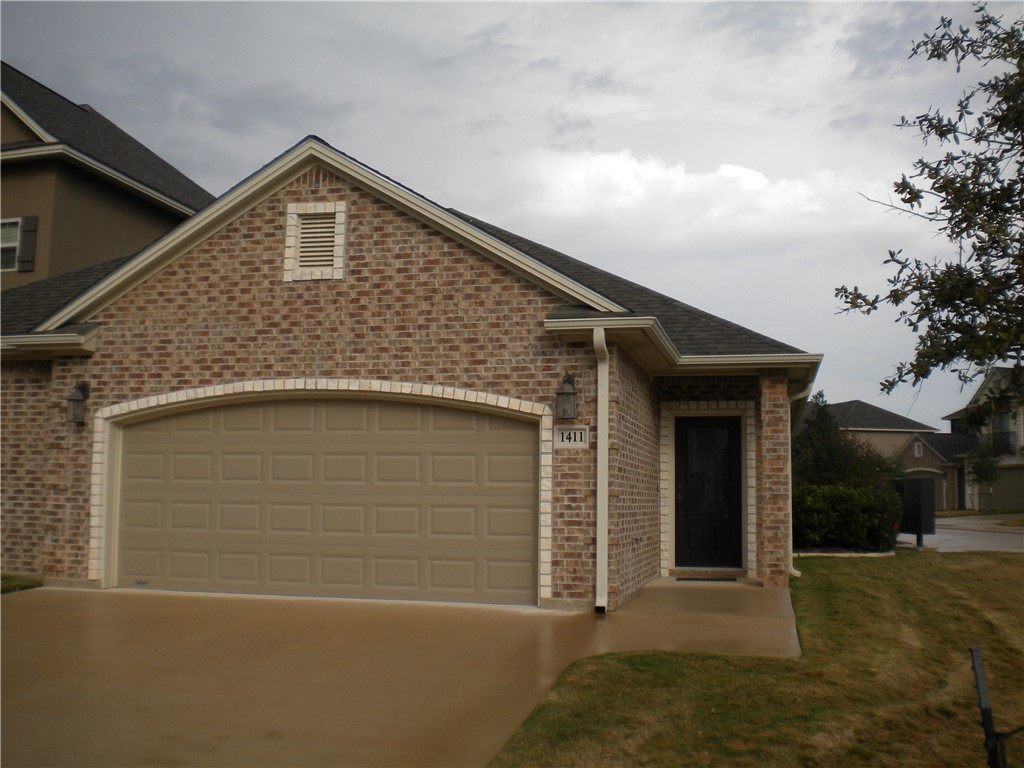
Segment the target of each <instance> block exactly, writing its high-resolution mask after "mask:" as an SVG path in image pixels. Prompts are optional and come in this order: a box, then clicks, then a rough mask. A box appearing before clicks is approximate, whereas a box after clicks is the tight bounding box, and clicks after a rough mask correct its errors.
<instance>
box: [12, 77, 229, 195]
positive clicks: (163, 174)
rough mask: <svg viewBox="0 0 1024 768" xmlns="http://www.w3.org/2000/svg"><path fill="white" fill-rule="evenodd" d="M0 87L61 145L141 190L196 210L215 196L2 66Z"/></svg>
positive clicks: (93, 116) (94, 116)
mask: <svg viewBox="0 0 1024 768" xmlns="http://www.w3.org/2000/svg"><path fill="white" fill-rule="evenodd" d="M0 88H2V89H3V92H4V94H6V95H7V97H8V98H10V99H11V100H12V101H13V102H14V103H15V104H17V105H18V107H19V108H21V109H22V110H24V112H25V113H26V114H27V115H28V116H29V117H31V118H32V119H33V120H35V121H36V123H38V124H39V126H40V127H42V128H43V129H44V130H45V131H46V132H47V133H50V134H52V135H53V136H54V137H56V138H57V139H58V140H59V141H60V142H62V143H64V144H67V145H68V146H69V147H71V148H73V149H76V150H78V151H79V152H81V153H82V154H83V155H87V156H88V157H90V158H92V159H93V160H96V161H97V162H99V163H102V164H103V165H105V166H107V167H108V168H111V169H113V170H115V171H118V172H119V173H122V174H124V175H125V176H128V177H129V178H131V179H133V180H135V181H137V182H139V183H140V184H142V185H143V186H146V187H149V188H150V189H152V190H154V191H156V192H158V193H160V194H162V195H165V196H167V197H169V198H171V199H172V200H175V201H176V202H178V203H181V204H182V205H184V206H186V207H188V208H191V209H192V210H193V211H198V210H200V209H202V208H205V207H206V206H207V205H209V204H210V203H211V202H212V201H213V200H214V197H213V195H211V194H210V193H209V192H207V191H206V190H205V189H203V188H202V187H200V186H199V185H198V184H196V183H195V182H194V181H192V180H191V179H190V178H188V177H187V176H185V175H184V174H183V173H181V171H179V170H177V169H176V168H174V167H173V166H171V165H170V164H169V163H168V162H167V161H166V160H164V159H163V158H161V157H159V156H158V155H156V154H155V153H154V152H152V151H151V150H149V149H147V148H146V147H144V146H143V145H142V144H140V143H139V142H138V141H136V140H135V139H133V138H132V137H131V136H129V135H128V134H127V133H125V132H124V131H122V130H121V129H120V128H118V127H117V126H116V125H114V124H113V123H112V122H110V121H109V120H107V118H105V117H104V116H103V115H101V114H100V113H99V112H97V111H96V110H95V109H93V108H92V107H90V106H88V105H85V104H75V103H73V102H71V101H68V100H67V99H66V98H64V97H63V96H61V95H60V94H58V93H56V92H54V91H51V90H50V89H49V88H47V87H46V86H44V85H42V84H41V83H38V82H36V81H35V80H33V79H32V78H31V77H29V76H28V75H26V74H24V73H23V72H20V71H19V70H17V69H15V68H14V67H12V66H11V65H9V64H7V63H6V62H3V63H2V69H0Z"/></svg>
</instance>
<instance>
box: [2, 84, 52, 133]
mask: <svg viewBox="0 0 1024 768" xmlns="http://www.w3.org/2000/svg"><path fill="white" fill-rule="evenodd" d="M0 102H2V103H3V105H4V106H5V107H7V108H8V109H9V110H11V112H13V113H14V114H15V115H17V117H18V119H19V120H21V122H23V123H24V124H25V126H26V127H27V128H28V129H29V130H30V131H32V133H34V134H35V135H36V136H38V137H39V140H40V141H45V142H46V143H48V144H55V143H57V137H56V136H54V135H53V134H52V133H50V132H49V131H47V130H46V129H45V128H43V126H41V125H40V124H39V123H37V122H36V121H35V120H33V119H32V118H31V117H30V116H29V114H28V112H26V111H25V110H23V109H22V108H21V107H19V106H18V104H17V103H16V102H14V101H12V100H11V98H10V97H9V96H8V95H7V94H6V93H3V94H0Z"/></svg>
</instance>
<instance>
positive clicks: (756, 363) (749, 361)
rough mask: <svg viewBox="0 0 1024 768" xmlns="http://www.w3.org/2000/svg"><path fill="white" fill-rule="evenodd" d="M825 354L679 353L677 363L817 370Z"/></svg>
mask: <svg viewBox="0 0 1024 768" xmlns="http://www.w3.org/2000/svg"><path fill="white" fill-rule="evenodd" d="M822 359H824V355H812V354H808V353H807V352H782V353H780V354H777V355H774V354H758V355H679V356H678V357H677V358H676V365H677V366H678V367H679V368H682V369H689V368H694V369H697V368H745V369H751V370H752V369H755V368H810V369H813V370H814V371H815V373H816V372H817V370H818V366H820V365H821V361H822Z"/></svg>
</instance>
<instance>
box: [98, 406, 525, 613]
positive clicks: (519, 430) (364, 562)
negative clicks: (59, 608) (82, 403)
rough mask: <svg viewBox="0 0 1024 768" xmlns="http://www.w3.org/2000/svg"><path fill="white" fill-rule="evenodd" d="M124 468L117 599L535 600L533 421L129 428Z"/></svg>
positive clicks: (421, 414)
mask: <svg viewBox="0 0 1024 768" xmlns="http://www.w3.org/2000/svg"><path fill="white" fill-rule="evenodd" d="M177 419H184V421H185V423H184V425H183V426H182V425H178V424H177V423H176V421H177ZM123 466H124V468H125V471H124V475H123V478H122V489H121V499H122V501H121V506H120V523H119V537H120V547H119V552H120V557H119V569H118V572H119V576H118V582H119V583H120V584H123V585H128V586H133V585H137V584H138V582H145V586H149V587H159V588H169V589H189V590H205V591H225V592H243V593H270V594H295V595H336V596H352V597H390V598H407V599H424V600H462V601H470V602H497V603H526V604H533V603H535V601H536V579H537V564H536V558H537V541H536V535H537V532H536V528H537V514H536V503H537V482H538V460H537V434H536V426H535V425H533V424H531V423H528V422H523V421H515V420H510V419H502V418H500V417H495V416H491V415H488V414H482V413H475V412H471V411H459V410H454V409H446V408H438V407H431V406H423V405H417V404H409V403H386V402H354V401H321V402H315V403H308V402H303V401H288V402H278V403H253V404H248V405H244V406H233V407H228V408H219V409H215V410H212V411H210V412H206V413H197V412H192V413H189V414H185V415H183V416H170V417H164V418H161V419H158V420H156V422H154V423H146V424H144V425H141V424H140V425H137V426H132V427H128V428H126V430H125V433H124V460H123Z"/></svg>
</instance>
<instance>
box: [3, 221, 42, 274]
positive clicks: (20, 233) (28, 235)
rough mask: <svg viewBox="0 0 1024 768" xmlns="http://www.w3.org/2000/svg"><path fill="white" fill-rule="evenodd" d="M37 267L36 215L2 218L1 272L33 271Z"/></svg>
mask: <svg viewBox="0 0 1024 768" xmlns="http://www.w3.org/2000/svg"><path fill="white" fill-rule="evenodd" d="M35 267H36V217H35V216H22V217H21V218H20V219H2V220H0V272H31V271H32V270H33V269H35Z"/></svg>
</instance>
